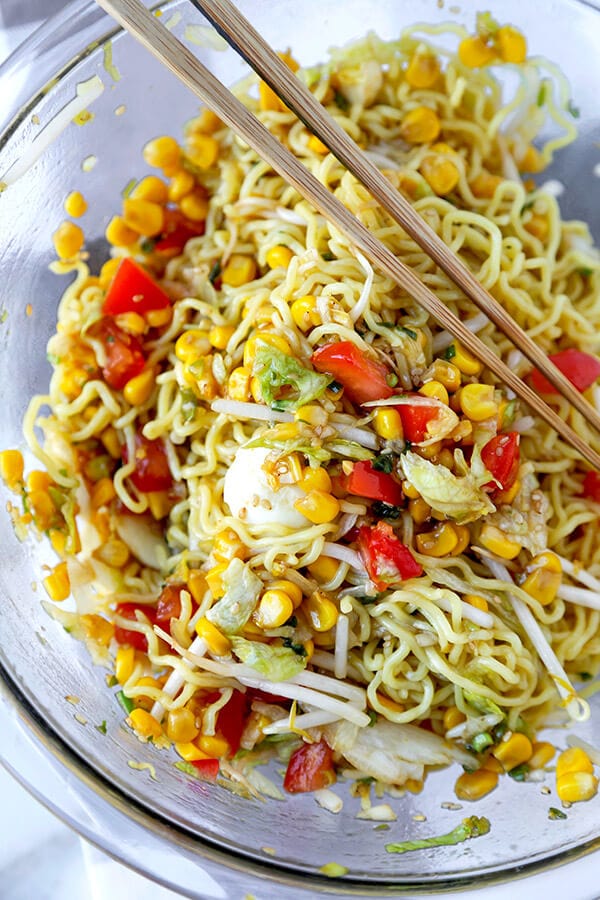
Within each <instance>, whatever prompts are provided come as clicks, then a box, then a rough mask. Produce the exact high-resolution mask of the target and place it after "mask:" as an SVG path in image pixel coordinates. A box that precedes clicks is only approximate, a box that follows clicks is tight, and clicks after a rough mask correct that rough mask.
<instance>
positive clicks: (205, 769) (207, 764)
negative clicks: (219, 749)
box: [192, 759, 219, 781]
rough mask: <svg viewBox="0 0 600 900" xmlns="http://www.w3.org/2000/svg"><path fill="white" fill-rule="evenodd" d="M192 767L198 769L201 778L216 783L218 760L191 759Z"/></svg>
mask: <svg viewBox="0 0 600 900" xmlns="http://www.w3.org/2000/svg"><path fill="white" fill-rule="evenodd" d="M192 765H193V767H194V768H195V769H198V771H199V772H200V774H201V775H202V777H203V778H206V780H207V781H216V780H217V775H218V774H219V760H218V759H193V760H192Z"/></svg>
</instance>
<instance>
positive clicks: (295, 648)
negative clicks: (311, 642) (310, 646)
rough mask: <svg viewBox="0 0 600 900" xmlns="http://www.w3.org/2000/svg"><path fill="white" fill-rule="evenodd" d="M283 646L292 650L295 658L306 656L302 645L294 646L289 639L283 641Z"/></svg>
mask: <svg viewBox="0 0 600 900" xmlns="http://www.w3.org/2000/svg"><path fill="white" fill-rule="evenodd" d="M283 646H284V647H287V648H288V649H289V650H293V651H294V653H295V654H296V655H297V656H306V655H307V654H306V647H305V646H304V644H295V643H294V642H293V640H292V639H291V638H284V639H283Z"/></svg>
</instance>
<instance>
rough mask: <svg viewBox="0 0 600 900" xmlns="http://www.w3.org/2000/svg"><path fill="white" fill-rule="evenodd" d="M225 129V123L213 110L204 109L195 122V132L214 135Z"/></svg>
mask: <svg viewBox="0 0 600 900" xmlns="http://www.w3.org/2000/svg"><path fill="white" fill-rule="evenodd" d="M222 127H223V122H222V121H221V119H220V118H219V117H218V115H217V114H216V113H214V112H213V111H212V109H207V108H205V109H203V110H202V112H201V113H200V115H199V116H198V118H197V119H195V120H194V131H201V132H203V133H204V134H213V132H215V131H218V130H219V128H222Z"/></svg>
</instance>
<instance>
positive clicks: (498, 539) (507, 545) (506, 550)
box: [479, 525, 521, 559]
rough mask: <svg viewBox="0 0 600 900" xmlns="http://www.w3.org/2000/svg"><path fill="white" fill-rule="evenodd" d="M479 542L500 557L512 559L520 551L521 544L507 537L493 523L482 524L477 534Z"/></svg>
mask: <svg viewBox="0 0 600 900" xmlns="http://www.w3.org/2000/svg"><path fill="white" fill-rule="evenodd" d="M479 543H480V544H483V546H484V547H485V548H486V549H487V550H489V551H490V553H494V554H495V555H496V556H499V557H500V558H501V559H514V558H515V557H516V556H518V555H519V553H520V552H521V544H520V543H519V542H518V541H513V540H512V539H511V538H509V537H507V536H506V535H505V534H504V532H503V531H501V530H500V529H499V528H496V526H495V525H484V526H483V528H482V529H481V534H480V535H479Z"/></svg>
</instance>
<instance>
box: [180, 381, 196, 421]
mask: <svg viewBox="0 0 600 900" xmlns="http://www.w3.org/2000/svg"><path fill="white" fill-rule="evenodd" d="M197 408H198V400H197V399H196V395H195V394H194V392H193V391H191V390H189V389H188V388H183V390H182V391H181V412H182V414H183V421H184V422H191V421H192V419H193V418H194V416H195V414H196V410H197Z"/></svg>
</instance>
